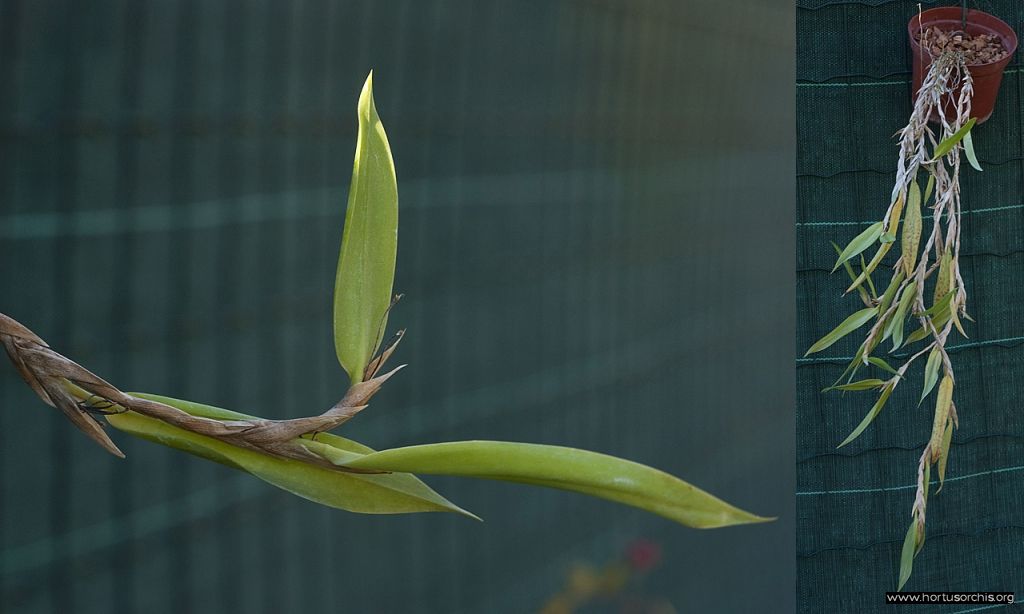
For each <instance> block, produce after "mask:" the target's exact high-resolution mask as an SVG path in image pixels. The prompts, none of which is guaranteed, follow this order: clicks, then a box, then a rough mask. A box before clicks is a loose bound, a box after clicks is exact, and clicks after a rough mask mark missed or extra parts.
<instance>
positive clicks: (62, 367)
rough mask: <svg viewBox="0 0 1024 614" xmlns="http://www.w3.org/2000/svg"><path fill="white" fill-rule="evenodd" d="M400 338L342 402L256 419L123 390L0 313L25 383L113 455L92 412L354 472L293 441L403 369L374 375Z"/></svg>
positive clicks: (0, 339)
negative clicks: (134, 416)
mask: <svg viewBox="0 0 1024 614" xmlns="http://www.w3.org/2000/svg"><path fill="white" fill-rule="evenodd" d="M401 337H402V335H401V333H399V334H398V335H396V338H395V339H394V340H393V341H392V342H391V343H390V344H389V345H388V346H387V347H385V348H384V350H383V351H382V352H381V353H380V355H379V356H377V357H376V358H375V359H374V360H373V361H372V362H371V363H370V366H368V367H367V376H368V379H366V381H363V382H361V383H359V384H356V385H354V386H351V387H350V388H349V389H348V391H347V392H346V393H345V396H344V397H343V398H342V399H341V400H340V401H338V402H337V403H336V404H335V405H334V406H333V407H331V408H330V409H328V410H327V411H325V412H324V413H322V414H320V415H319V416H311V417H308V418H296V419H292V420H266V419H262V418H256V419H250V420H233V421H221V420H213V419H210V418H203V417H200V416H193V415H191V414H189V413H187V412H184V411H182V410H180V409H177V408H175V407H171V406H170V405H165V404H163V403H158V402H156V401H150V400H148V399H141V398H139V397H135V396H132V395H129V394H126V393H124V392H122V391H120V390H119V389H117V388H116V387H115V386H113V385H112V384H110V383H108V382H107V381H105V380H103V379H102V378H100V377H98V376H96V375H95V374H93V373H92V372H90V371H89V370H88V369H86V368H84V367H82V366H81V365H79V364H78V363H76V362H74V361H73V360H71V359H69V358H67V357H65V356H63V355H61V354H59V353H57V352H55V351H54V350H52V349H51V348H50V346H49V345H48V344H47V343H46V342H45V341H43V340H42V339H41V338H40V337H39V336H38V335H36V334H35V333H33V332H32V331H31V330H29V329H28V328H26V327H25V326H23V325H22V324H21V323H19V322H17V321H16V320H14V319H13V318H10V317H8V316H6V315H4V314H2V313H0V343H2V344H3V346H4V349H5V350H6V351H7V355H8V356H9V357H10V359H11V362H12V363H14V367H15V368H16V369H17V370H18V373H19V374H20V375H21V377H22V378H23V379H24V380H25V382H26V383H27V384H28V385H29V386H30V387H31V388H32V390H33V391H35V393H36V394H37V395H38V396H39V398H40V399H42V400H43V402H44V403H46V404H47V405H50V406H51V407H56V408H57V409H59V410H60V411H61V412H63V413H64V415H65V416H67V417H68V419H70V420H71V422H72V423H74V425H75V426H77V427H78V428H79V429H80V430H81V431H82V432H84V433H85V434H86V435H88V436H89V438H90V439H92V440H93V441H95V442H96V443H98V444H99V445H101V446H102V447H103V448H104V449H106V450H107V451H108V452H110V453H111V454H114V455H115V456H119V457H121V458H124V453H122V452H121V450H120V449H118V447H117V446H116V445H115V444H114V442H113V441H111V439H110V437H109V436H108V435H107V433H106V431H104V430H103V428H102V425H101V423H100V422H99V421H98V420H97V419H96V418H95V416H94V415H93V414H95V413H100V414H102V413H118V412H124V411H133V412H135V413H138V414H142V415H144V416H148V417H150V418H155V419H157V420H161V421H163V422H166V423H167V424H171V425H173V426H176V427H178V428H181V429H184V430H187V431H191V432H193V433H196V434H199V435H205V436H207V437H213V438H215V439H219V440H221V441H224V442H226V443H230V444H232V445H235V446H238V447H242V448H247V449H250V450H255V451H258V452H263V453H266V454H271V455H274V456H280V457H284V458H292V459H297V460H302V461H308V462H313V463H316V464H319V465H322V466H326V467H330V468H332V469H336V470H339V471H353V472H360V471H357V470H352V469H346V468H342V467H338V466H337V465H335V464H333V463H331V462H330V461H329V460H327V459H324V458H322V457H320V456H318V455H316V454H314V453H312V452H310V451H309V450H308V449H307V448H306V447H305V446H302V445H300V444H299V443H298V442H296V441H295V440H296V439H297V438H299V437H302V436H304V435H310V434H312V435H314V436H315V434H316V433H319V432H324V431H329V430H331V429H333V428H336V427H338V426H340V425H342V424H344V423H345V422H347V421H348V420H350V419H352V417H354V416H355V415H356V414H357V413H359V412H360V411H362V410H363V409H365V408H366V406H367V404H368V403H369V401H370V398H371V397H373V395H374V394H376V392H377V391H378V390H380V388H381V386H382V385H383V384H384V382H386V381H387V380H388V379H389V378H390V377H391V376H392V375H394V374H395V373H396V372H397V371H398V370H399V369H401V368H402V366H399V367H397V368H395V369H393V370H391V371H389V372H387V373H384V374H383V375H377V373H378V372H379V371H380V370H381V368H382V367H383V364H384V362H385V361H386V360H387V359H388V357H389V356H390V355H391V353H392V352H393V351H394V349H395V346H397V344H398V342H399V341H400V340H401ZM403 366H404V365H403ZM371 368H372V369H371Z"/></svg>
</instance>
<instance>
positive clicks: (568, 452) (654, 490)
mask: <svg viewBox="0 0 1024 614" xmlns="http://www.w3.org/2000/svg"><path fill="white" fill-rule="evenodd" d="M346 465H347V466H348V467H353V468H358V469H374V470H379V471H408V472H415V473H427V474H437V475H457V476H465V477H473V478H482V479H488V480H503V481H506V482H520V483H523V484H532V485H534V486H548V487H550V488H560V489H562V490H571V491H575V492H580V493H583V494H587V495H592V496H595V497H601V498H604V499H610V500H612V501H617V502H619V503H625V504H626V505H632V506H634V507H638V508H641V509H644V510H647V511H649V512H653V513H655V514H659V515H661V516H664V517H665V518H669V519H671V520H674V521H676V522H679V523H681V524H684V525H686V526H689V527H695V528H701V529H706V528H714V527H724V526H728V525H734V524H747V523H751V522H766V521H769V520H772V519H771V518H764V517H761V516H755V515H754V514H751V513H749V512H745V511H743V510H741V509H739V508H736V507H734V506H732V505H730V504H728V503H726V502H724V501H722V500H721V499H718V498H717V497H714V496H712V495H710V494H708V493H706V492H704V491H703V490H701V489H699V488H697V487H695V486H693V485H691V484H688V483H686V482H684V481H682V480H680V479H678V478H676V477H673V476H671V475H669V474H667V473H665V472H663V471H659V470H657V469H653V468H651V467H648V466H646V465H641V464H639V463H634V462H632V461H627V460H623V459H621V458H615V457H614V456H608V455H605V454H598V453H597V452H588V451H586V450H577V449H574V448H563V447H560V446H546V445H537V444H527V443H511V442H504V441H455V442H448V443H436V444H428V445H421V446H411V447H407V448H394V449H391V450H382V451H380V452H377V453H375V454H368V455H366V456H364V457H362V458H360V459H358V460H355V461H352V462H349V463H346Z"/></svg>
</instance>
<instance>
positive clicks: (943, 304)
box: [914, 290, 955, 318]
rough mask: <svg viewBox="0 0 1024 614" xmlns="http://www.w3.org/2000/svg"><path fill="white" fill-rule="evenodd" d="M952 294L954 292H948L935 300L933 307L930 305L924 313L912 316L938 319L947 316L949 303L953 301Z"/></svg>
mask: <svg viewBox="0 0 1024 614" xmlns="http://www.w3.org/2000/svg"><path fill="white" fill-rule="evenodd" d="M954 294H955V291H953V290H950V291H949V292H947V293H946V294H944V295H943V296H942V298H939V299H938V300H936V302H935V304H934V305H932V306H931V307H929V308H928V309H925V310H924V311H922V312H920V313H915V314H914V316H915V317H918V318H920V317H921V316H926V317H929V318H940V317H942V316H944V315H949V313H950V309H949V302H950V301H951V300H953V295H954Z"/></svg>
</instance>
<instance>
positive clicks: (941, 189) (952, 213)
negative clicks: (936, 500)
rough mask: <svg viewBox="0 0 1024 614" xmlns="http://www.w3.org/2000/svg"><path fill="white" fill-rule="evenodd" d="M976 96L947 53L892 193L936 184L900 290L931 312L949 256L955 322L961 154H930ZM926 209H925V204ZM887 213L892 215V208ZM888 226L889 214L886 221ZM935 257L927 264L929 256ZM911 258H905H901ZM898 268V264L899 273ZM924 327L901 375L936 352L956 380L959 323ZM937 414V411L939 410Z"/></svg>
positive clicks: (961, 65)
mask: <svg viewBox="0 0 1024 614" xmlns="http://www.w3.org/2000/svg"><path fill="white" fill-rule="evenodd" d="M957 88H959V90H960V93H959V96H958V97H957V99H956V108H955V112H954V113H953V117H952V118H950V117H947V114H946V109H945V108H944V104H945V100H947V99H948V97H949V96H950V94H951V93H952V92H955V91H956V90H957ZM973 93H974V87H973V81H972V78H971V74H970V72H969V71H968V69H967V65H966V63H965V62H964V59H963V56H962V54H958V53H944V54H942V55H941V56H939V57H938V58H937V59H936V60H935V61H934V62H933V63H932V66H931V68H930V69H929V71H928V73H927V75H926V76H925V78H924V81H923V83H922V85H921V89H920V90H919V92H918V97H917V102H916V103H915V106H914V110H913V113H912V114H911V117H910V121H909V122H908V124H907V126H906V127H905V128H904V129H903V130H901V131H900V133H899V134H900V158H899V163H898V167H897V176H896V184H895V186H894V187H893V196H892V198H893V199H894V201H895V199H896V198H898V197H902V198H905V197H906V195H907V191H908V189H909V186H910V184H911V183H912V182H913V181H914V180H915V179H916V177H917V174H918V171H919V170H921V169H924V170H925V171H926V172H927V173H928V174H930V175H931V176H932V177H933V178H934V181H935V186H934V194H935V199H934V205H933V206H932V211H933V223H932V229H931V233H930V234H929V236H928V238H927V240H926V241H925V244H924V246H923V248H922V249H921V252H920V257H919V258H918V259H917V265H916V268H915V269H914V274H913V275H912V276H908V279H907V280H905V281H904V282H903V285H902V286H901V287H900V290H899V291H900V292H902V291H903V288H904V287H905V286H906V285H909V284H910V283H911V282H914V283H916V295H915V296H914V298H913V309H914V311H916V312H918V313H922V312H924V311H926V310H927V305H926V302H925V301H926V299H925V279H927V278H929V277H931V276H932V275H933V274H935V273H936V271H940V272H941V266H940V262H942V259H943V257H944V256H945V255H946V252H947V251H949V252H950V254H949V255H948V256H947V257H948V267H949V270H948V275H949V278H950V280H951V284H950V285H951V288H950V291H952V292H953V297H952V299H951V300H950V312H951V314H952V315H953V316H956V315H957V314H963V315H966V311H965V308H966V303H967V293H966V290H965V289H964V282H963V277H962V275H961V271H960V233H961V224H960V221H961V219H960V216H961V203H960V161H961V159H960V148H959V147H953V148H952V149H951V150H950V151H949V152H948V153H946V154H945V155H942V156H938V157H937V158H936V159H931V158H930V156H929V150H931V151H934V150H935V148H936V147H937V146H938V144H939V143H941V142H942V141H943V140H945V139H947V138H949V137H950V136H952V135H953V134H954V133H956V132H957V131H958V130H960V129H961V128H962V127H963V126H965V125H966V124H967V123H968V121H969V120H970V114H971V97H972V96H973ZM933 117H937V118H938V119H939V124H940V132H939V134H938V135H936V133H935V131H934V130H933V129H932V127H931V126H930V125H929V120H930V119H931V118H933ZM922 204H924V203H922ZM889 210H890V211H891V210H892V206H890V208H889ZM885 220H886V223H888V214H887V216H886V218H885ZM932 253H933V254H934V255H933V256H932V258H931V259H929V255H930V254H932ZM906 257H907V255H906V254H904V255H903V258H906ZM898 266H900V263H897V267H898ZM918 320H919V322H920V324H921V326H922V327H923V328H924V329H925V330H927V331H928V333H929V334H930V336H931V337H932V339H933V341H932V343H931V344H929V345H928V346H927V347H925V348H924V350H921V351H919V352H917V353H915V354H914V355H912V356H911V357H910V358H909V359H908V360H907V361H906V363H904V365H903V366H902V367H901V368H900V370H899V372H900V374H901V375H902V374H903V373H905V372H906V369H907V367H909V365H910V363H912V362H913V361H914V360H916V359H917V358H919V357H921V356H923V355H924V354H926V353H928V352H930V351H931V350H932V349H937V350H938V352H939V355H940V356H941V359H942V367H943V371H944V373H945V374H946V375H947V376H948V377H949V378H950V380H953V378H954V375H953V366H952V363H951V362H950V358H949V354H948V353H947V352H946V341H947V339H948V337H949V335H950V333H951V331H952V328H953V326H954V322H955V321H956V319H955V317H950V318H949V320H948V321H946V322H945V323H944V324H942V325H941V326H938V327H937V326H936V325H935V322H934V321H933V320H932V319H931V318H930V317H927V316H924V315H922V316H919V318H918ZM937 411H938V410H937ZM949 419H950V420H952V422H953V424H954V426H955V425H956V424H957V422H958V420H957V414H956V409H955V406H952V405H951V406H950V408H949ZM932 447H933V445H932V444H929V445H928V446H926V447H925V449H924V451H923V452H922V454H921V458H920V460H919V462H918V469H917V490H916V493H915V497H914V505H913V509H912V515H913V518H914V523H915V525H916V526H917V527H918V531H919V533H920V540H923V534H924V524H925V512H926V508H927V492H928V484H927V482H928V479H929V475H930V472H929V471H927V469H928V467H929V466H930V464H931V463H932V462H934V460H935V457H936V456H937V454H938V452H937V450H933V449H932Z"/></svg>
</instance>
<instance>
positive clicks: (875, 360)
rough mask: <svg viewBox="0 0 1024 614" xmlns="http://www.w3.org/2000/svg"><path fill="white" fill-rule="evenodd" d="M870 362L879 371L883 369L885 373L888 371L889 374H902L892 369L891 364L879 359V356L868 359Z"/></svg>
mask: <svg viewBox="0 0 1024 614" xmlns="http://www.w3.org/2000/svg"><path fill="white" fill-rule="evenodd" d="M868 362H870V363H871V364H873V365H875V366H876V367H878V368H879V369H882V370H883V371H888V372H889V373H892V374H893V375H899V374H900V372H899V371H897V370H896V369H894V368H893V367H892V365H890V364H889V363H887V362H885V361H884V360H882V359H881V358H879V357H877V356H872V357H870V358H868Z"/></svg>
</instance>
